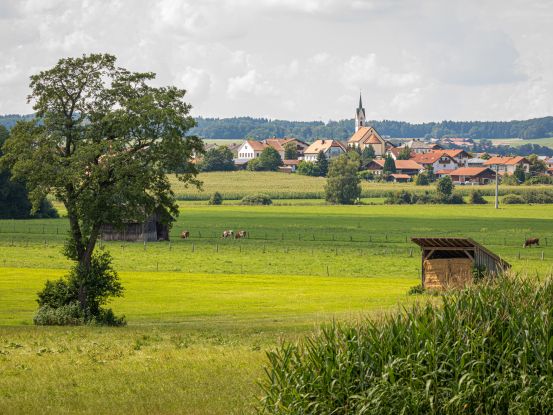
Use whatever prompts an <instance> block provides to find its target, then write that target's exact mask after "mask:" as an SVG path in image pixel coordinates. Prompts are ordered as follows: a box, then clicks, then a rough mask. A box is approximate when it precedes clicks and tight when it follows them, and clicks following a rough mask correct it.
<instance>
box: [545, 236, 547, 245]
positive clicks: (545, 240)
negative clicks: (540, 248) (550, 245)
mask: <svg viewBox="0 0 553 415" xmlns="http://www.w3.org/2000/svg"><path fill="white" fill-rule="evenodd" d="M545 246H547V238H545Z"/></svg>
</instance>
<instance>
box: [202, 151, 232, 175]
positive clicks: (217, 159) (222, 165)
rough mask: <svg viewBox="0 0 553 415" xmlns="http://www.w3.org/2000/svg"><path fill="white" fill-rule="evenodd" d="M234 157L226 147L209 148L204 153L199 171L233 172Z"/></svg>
mask: <svg viewBox="0 0 553 415" xmlns="http://www.w3.org/2000/svg"><path fill="white" fill-rule="evenodd" d="M233 158H234V156H233V154H232V151H230V149H229V148H228V147H227V146H220V147H214V148H210V149H209V150H207V151H206V153H205V155H204V158H203V160H202V163H201V165H200V169H201V171H232V170H234V160H233Z"/></svg>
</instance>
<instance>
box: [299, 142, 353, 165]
mask: <svg viewBox="0 0 553 415" xmlns="http://www.w3.org/2000/svg"><path fill="white" fill-rule="evenodd" d="M320 151H322V152H323V153H324V155H325V156H326V158H327V159H332V158H334V157H338V156H339V155H340V154H344V153H345V152H346V148H345V147H344V145H343V144H342V143H340V142H339V141H336V140H316V141H315V142H314V143H313V144H311V145H310V146H309V147H307V148H306V149H305V151H304V152H303V159H304V160H305V161H310V162H315V161H317V157H318V155H319V152H320Z"/></svg>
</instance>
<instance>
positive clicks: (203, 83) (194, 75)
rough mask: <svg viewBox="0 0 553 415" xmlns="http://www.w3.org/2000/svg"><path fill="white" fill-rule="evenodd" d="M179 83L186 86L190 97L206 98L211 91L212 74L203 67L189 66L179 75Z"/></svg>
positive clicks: (196, 98)
mask: <svg viewBox="0 0 553 415" xmlns="http://www.w3.org/2000/svg"><path fill="white" fill-rule="evenodd" d="M178 84H179V86H182V87H183V88H185V89H186V90H187V92H188V94H189V97H190V99H194V100H201V101H203V100H205V99H206V98H207V96H208V95H209V93H210V92H211V86H212V81H211V76H210V75H209V73H207V71H204V70H203V69H199V68H194V67H191V66H187V67H186V68H184V71H183V72H182V74H180V76H179V77H178Z"/></svg>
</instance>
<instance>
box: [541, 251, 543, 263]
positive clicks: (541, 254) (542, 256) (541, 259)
mask: <svg viewBox="0 0 553 415" xmlns="http://www.w3.org/2000/svg"><path fill="white" fill-rule="evenodd" d="M541 260H542V261H543V251H541Z"/></svg>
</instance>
